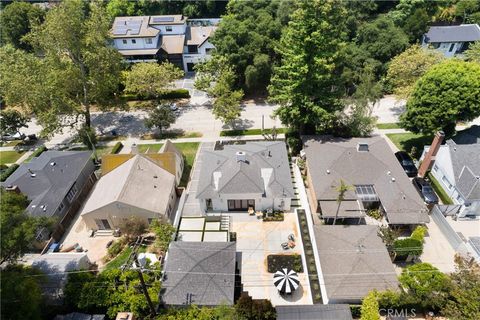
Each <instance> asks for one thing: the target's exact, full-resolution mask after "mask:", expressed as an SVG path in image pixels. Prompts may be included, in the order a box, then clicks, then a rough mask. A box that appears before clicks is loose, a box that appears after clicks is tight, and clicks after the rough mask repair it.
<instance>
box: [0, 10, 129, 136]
mask: <svg viewBox="0 0 480 320" xmlns="http://www.w3.org/2000/svg"><path fill="white" fill-rule="evenodd" d="M87 5H88V8H87V7H86V6H87ZM110 28H111V25H110V20H109V19H108V16H107V15H106V13H105V11H104V9H103V7H102V3H101V2H100V1H92V2H88V3H87V2H83V1H81V0H71V1H62V2H61V3H60V4H59V5H57V6H55V7H54V8H53V9H51V10H50V11H48V13H47V15H46V17H45V22H44V23H43V24H41V25H38V26H35V27H33V29H32V32H31V33H30V34H29V35H28V36H27V39H28V41H29V43H30V44H32V46H33V47H34V48H35V49H36V51H37V52H41V53H42V55H43V58H39V57H37V56H33V55H32V56H26V55H25V54H22V53H19V52H13V54H14V56H18V57H20V59H19V60H18V61H17V59H15V57H8V52H7V53H6V55H7V59H6V60H3V59H2V61H1V64H2V65H3V66H0V70H1V71H2V74H1V76H2V78H3V79H2V83H1V84H2V95H3V96H4V98H5V101H6V103H7V104H12V105H19V106H21V107H23V108H25V109H26V111H29V112H33V113H34V114H35V115H36V116H37V119H38V121H39V122H40V124H42V126H43V131H44V133H46V134H51V133H53V132H55V131H58V130H59V129H61V128H62V127H64V126H68V125H70V126H73V125H74V124H76V123H81V122H84V124H85V126H86V127H90V109H91V105H92V104H94V105H95V106H96V107H97V108H99V109H101V110H106V109H108V108H110V107H113V106H114V105H115V104H116V102H117V101H116V99H115V97H116V95H115V94H116V93H117V92H118V89H119V81H120V71H121V68H122V57H121V55H120V54H119V53H118V51H117V50H116V49H115V48H113V47H112V46H111V45H110V44H109V41H110ZM8 50H9V51H10V53H12V52H11V51H12V50H11V49H8ZM0 55H1V54H0ZM19 74H23V75H27V78H22V77H20V76H19ZM19 88H21V90H20V93H22V94H20V93H16V92H15V91H16V90H18V89H19ZM23 93H26V94H23ZM117 105H118V103H117ZM68 116H73V117H68Z"/></svg>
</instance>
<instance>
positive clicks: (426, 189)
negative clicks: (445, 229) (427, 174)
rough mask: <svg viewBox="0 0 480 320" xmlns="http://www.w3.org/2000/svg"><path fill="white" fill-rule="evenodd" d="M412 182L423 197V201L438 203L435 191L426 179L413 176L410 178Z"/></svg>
mask: <svg viewBox="0 0 480 320" xmlns="http://www.w3.org/2000/svg"><path fill="white" fill-rule="evenodd" d="M412 183H413V185H414V186H415V188H417V190H418V192H419V193H420V195H421V196H422V198H423V201H425V203H427V204H435V203H438V197H437V195H436V194H435V191H433V188H432V186H431V185H430V182H428V181H427V180H425V179H423V178H420V177H415V178H413V179H412Z"/></svg>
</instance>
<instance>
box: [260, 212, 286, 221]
mask: <svg viewBox="0 0 480 320" xmlns="http://www.w3.org/2000/svg"><path fill="white" fill-rule="evenodd" d="M284 219H285V218H284V216H283V212H282V211H275V212H273V213H269V214H268V215H267V214H266V213H265V212H264V213H263V221H264V222H269V221H283V220H284Z"/></svg>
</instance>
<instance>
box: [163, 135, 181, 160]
mask: <svg viewBox="0 0 480 320" xmlns="http://www.w3.org/2000/svg"><path fill="white" fill-rule="evenodd" d="M164 152H173V153H175V154H176V155H177V156H179V157H180V158H183V153H182V152H181V151H180V150H178V148H177V147H175V144H174V143H173V142H172V141H170V140H169V139H167V140H166V141H165V143H164V144H163V145H162V147H161V148H160V150H159V151H158V153H164Z"/></svg>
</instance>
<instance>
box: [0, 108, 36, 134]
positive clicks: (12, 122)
mask: <svg viewBox="0 0 480 320" xmlns="http://www.w3.org/2000/svg"><path fill="white" fill-rule="evenodd" d="M28 120H29V119H28V118H27V117H26V116H25V115H23V114H22V113H21V112H19V111H18V110H14V109H7V110H2V111H0V131H1V132H2V133H8V134H16V133H19V132H20V129H21V128H26V127H27V122H28Z"/></svg>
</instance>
